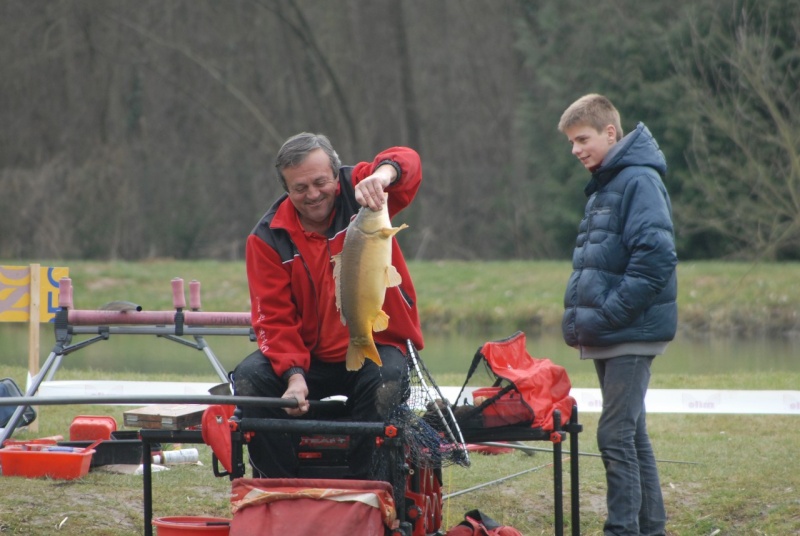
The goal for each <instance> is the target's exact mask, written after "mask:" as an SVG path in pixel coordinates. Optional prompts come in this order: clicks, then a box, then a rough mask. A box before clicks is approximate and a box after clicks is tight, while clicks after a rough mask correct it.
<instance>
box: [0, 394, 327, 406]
mask: <svg viewBox="0 0 800 536" xmlns="http://www.w3.org/2000/svg"><path fill="white" fill-rule="evenodd" d="M309 403H310V404H311V406H312V407H314V406H325V405H329V404H331V405H332V404H339V402H337V401H335V400H333V401H327V400H326V401H321V400H309ZM71 404H75V405H81V404H99V405H103V404H111V405H114V404H120V405H127V404H228V405H232V406H261V407H265V408H296V407H297V400H295V399H294V398H272V397H261V396H232V395H94V396H11V397H0V406H60V405H65V406H66V405H71Z"/></svg>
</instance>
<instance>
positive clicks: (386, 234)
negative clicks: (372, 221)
mask: <svg viewBox="0 0 800 536" xmlns="http://www.w3.org/2000/svg"><path fill="white" fill-rule="evenodd" d="M407 228H408V225H406V224H405V223H404V224H402V225H400V227H384V228H383V229H381V230H380V231H378V234H380V235H381V238H391V237H393V236H394V235H396V234H397V233H399V232H400V231H402V230H403V229H407Z"/></svg>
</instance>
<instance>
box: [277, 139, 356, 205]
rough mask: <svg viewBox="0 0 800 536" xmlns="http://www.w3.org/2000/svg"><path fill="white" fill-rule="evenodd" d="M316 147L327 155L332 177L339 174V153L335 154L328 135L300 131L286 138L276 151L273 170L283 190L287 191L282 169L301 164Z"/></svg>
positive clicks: (340, 163)
mask: <svg viewBox="0 0 800 536" xmlns="http://www.w3.org/2000/svg"><path fill="white" fill-rule="evenodd" d="M316 149H322V150H323V151H324V152H325V154H326V155H328V158H329V159H330V161H331V169H332V170H333V176H334V178H335V177H338V176H339V168H341V167H342V161H341V160H339V155H338V154H336V151H335V150H334V149H333V146H332V145H331V142H330V140H329V139H328V137H327V136H325V135H324V134H312V133H311V132H301V133H300V134H295V135H294V136H292V137H291V138H289V139H288V140H286V141H285V142H284V143H283V146H282V147H281V148H280V150H279V151H278V156H277V157H275V170H276V172H277V174H278V181H279V182H280V183H281V185H282V186H283V189H284V190H285V191H288V188H287V186H286V178H285V177H284V176H283V170H284V169H286V168H287V167H294V166H298V165H300V164H302V163H303V160H305V159H306V157H307V156H308V153H310V152H311V151H314V150H316Z"/></svg>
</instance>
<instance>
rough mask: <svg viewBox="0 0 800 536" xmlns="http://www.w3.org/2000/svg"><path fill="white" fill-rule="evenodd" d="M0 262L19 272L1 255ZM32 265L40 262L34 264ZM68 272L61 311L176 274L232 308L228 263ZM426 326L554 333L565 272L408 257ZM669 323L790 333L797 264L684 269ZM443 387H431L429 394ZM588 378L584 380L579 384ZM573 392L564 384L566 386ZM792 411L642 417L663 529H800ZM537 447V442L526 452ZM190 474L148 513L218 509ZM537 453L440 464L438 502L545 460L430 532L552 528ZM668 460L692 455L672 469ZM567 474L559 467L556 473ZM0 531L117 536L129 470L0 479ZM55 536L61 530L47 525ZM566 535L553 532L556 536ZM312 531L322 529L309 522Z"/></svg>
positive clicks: (585, 439)
mask: <svg viewBox="0 0 800 536" xmlns="http://www.w3.org/2000/svg"><path fill="white" fill-rule="evenodd" d="M4 264H16V265H19V264H24V263H20V262H13V263H10V262H7V263H4ZM41 264H42V265H47V263H45V262H42V263H41ZM51 265H61V266H69V267H70V273H71V278H72V280H73V285H74V287H75V292H74V297H75V305H76V306H77V307H78V308H94V307H97V306H99V305H101V304H103V303H106V302H108V301H112V300H119V299H125V300H131V301H136V302H138V303H141V304H142V305H144V306H145V307H146V308H147V309H150V310H157V309H169V308H171V294H170V285H169V281H170V279H171V278H172V277H182V278H184V279H185V280H186V281H189V280H191V279H198V280H199V281H201V282H202V284H203V302H204V303H203V308H204V309H205V310H223V311H244V310H247V308H248V306H247V288H246V284H245V281H244V267H243V264H241V263H218V262H208V261H199V262H183V261H182V262H173V261H154V262H147V263H93V262H80V263H71V262H64V263H54V264H51ZM411 270H412V273H413V274H414V277H415V281H416V284H417V290H418V294H419V296H420V304H421V305H420V306H421V312H422V315H423V318H424V319H425V323H426V326H437V327H438V329H449V330H453V331H458V330H480V329H495V328H497V326H502V327H503V328H505V327H506V326H512V327H513V326H516V325H519V324H520V323H522V322H524V323H525V325H532V324H533V325H538V326H541V329H555V327H556V326H557V325H558V322H559V318H560V300H561V292H562V290H563V286H564V283H565V281H566V277H567V276H568V274H569V266H568V264H566V263H549V262H545V263H533V262H531V263H526V262H512V263H461V262H441V263H412V265H411ZM679 277H680V283H679V284H680V299H679V301H680V316H681V329H687V330H694V331H697V332H699V333H704V332H706V333H707V332H714V333H717V334H726V333H728V334H734V333H737V334H744V335H747V334H755V333H759V334H768V335H770V334H771V336H787V335H791V334H792V333H796V331H797V326H796V323H797V319H796V317H797V312H798V310H800V288H798V285H797V284H796V282H797V281H798V280H800V265H797V264H771V265H763V264H757V265H745V264H728V263H686V264H682V265H681V266H680V271H679ZM94 374H95V376H93V373H92V371H75V370H65V371H63V373H60V374H59V379H100V378H98V377H97V376H96V373H94ZM24 375H25V370H24V369H23V368H21V367H9V366H0V377H6V376H11V377H14V378H17V379H19V378H22V377H24ZM102 379H137V380H151V381H156V380H162V381H170V380H181V379H183V380H188V381H213V380H214V378H213V376H209V375H206V376H198V377H186V376H169V375H150V376H148V377H146V378H143V377H141V376H138V375H130V374H124V373H120V374H114V375H112V376H110V377H109V376H108V375H106V376H103V378H102ZM461 379H462V378H461V377H458V378H448V377H443V378H436V380H437V382H438V383H439V384H441V385H449V384H456V383H460V381H459V380H461ZM581 381H582V382H583V381H588V379H581ZM573 383H575V382H573ZM798 385H800V374H796V373H770V372H763V373H759V374H755V375H753V374H715V375H711V376H693V377H684V376H681V375H674V376H670V377H668V378H663V377H662V378H659V387H665V388H670V387H674V388H677V387H684V388H696V389H702V388H714V389H753V388H758V389H764V388H773V389H789V390H794V389H796V388H797V387H796V386H798ZM123 411H124V408H122V407H85V406H83V407H79V408H76V407H72V406H48V407H41V408H40V412H39V419H38V421H37V424H38V427H39V428H38V431H30V430H28V431H20V432H18V433H17V434H15V438H32V437H40V436H46V435H53V434H61V435H67V434H68V429H69V424H70V422H71V420H72V418H73V417H74V416H75V415H77V414H88V415H112V416H114V417H115V418H116V419H117V421H118V422H119V423H122V412H123ZM797 418H798V417H797V416H794V415H790V416H759V415H755V416H751V415H702V414H698V415H681V414H677V415H674V414H653V415H650V416H649V419H648V424H649V430H650V434H651V437H652V439H653V442H654V447H655V450H656V456H657V457H658V458H659V459H660V460H663V461H662V462H661V463H660V466H659V468H660V471H661V477H662V487H663V489H664V493H665V499H666V503H667V510H668V515H669V518H670V521H669V523H668V529H669V531H670V533H671V534H673V535H708V536H716V535H739V534H741V535H750V534H756V535H759V534H760V535H784V534H800V461H798V459H797V456H795V455H794V454H793V453H796V452H800V426H798V422H797ZM596 421H597V414H596V413H588V412H587V413H582V414H581V416H580V422H581V424H583V426H584V432H583V433H582V434H579V438H580V442H581V448H580V450H581V451H582V452H584V453H586V454H587V455H586V456H581V457H580V464H581V469H580V492H581V493H580V496H581V534H584V535H601V534H602V522H603V517H604V509H605V496H604V493H605V491H604V490H605V483H604V473H603V468H602V464H601V462H600V460H599V459H598V458H596V457H593V456H590V454H593V453H596V446H595V440H594V432H595V429H596ZM529 445H530V446H534V447H537V448H549V446H550V445H549V444H548V443H529ZM200 450H201V462H202V463H203V465H202V466H177V467H174V468H173V469H172V470H170V471H166V472H161V473H156V474H155V475H154V508H155V515H156V516H167V515H220V516H226V517H227V516H229V515H230V514H229V504H228V492H229V490H230V483H229V481H228V480H227V479H225V478H215V477H214V476H213V474H212V472H211V469H210V467H209V465H210V453H209V451H208V449H207V448H206V447H204V446H201V447H200ZM551 459H552V457H551V456H550V455H549V454H546V453H536V454H535V455H533V456H528V455H526V454H523V453H521V452H515V453H513V454H504V455H500V456H483V455H473V456H472V460H473V463H472V466H471V467H470V468H468V469H465V468H461V467H452V468H445V470H444V486H445V494H447V493H453V492H457V491H459V490H464V489H467V488H470V487H473V486H477V485H480V484H485V483H487V482H491V481H494V480H496V479H498V478H500V477H503V476H506V475H511V474H514V473H518V472H520V471H523V470H525V469H529V468H535V467H539V466H544V467H542V468H541V469H538V470H536V471H532V472H530V473H527V474H525V475H523V476H519V477H516V478H513V479H510V480H507V481H504V482H502V483H500V484H496V485H489V486H486V487H483V488H481V489H479V490H476V491H473V492H469V493H465V494H463V495H459V496H457V497H454V498H453V499H450V500H447V501H445V505H444V506H445V520H444V526H445V528H446V527H450V526H452V525H455V524H456V523H458V522H459V520H460V519H461V518H462V516H463V514H464V512H466V511H467V510H470V509H473V508H476V507H477V508H480V509H481V510H483V511H484V512H486V513H487V514H488V515H490V516H491V517H493V518H495V519H496V520H498V521H501V522H503V523H505V524H509V525H513V526H514V527H516V528H517V529H518V530H520V531H521V532H522V533H523V534H526V535H538V534H553V525H552V515H553V510H552V506H553V491H552V468H551V467H549V466H548V465H547V464H549V463H550V462H551ZM675 462H692V463H691V464H686V463H675ZM566 467H567V465H566V464H565V468H566ZM564 482H565V496H564V498H565V507H566V508H567V511H566V512H565V519H566V520H567V521H569V519H570V515H569V501H568V495H567V494H568V492H569V478H568V475H565V481H564ZM0 486H2V497H1V498H0V534H31V535H38V534H50V533H56V532H57V533H59V534H75V535H79V534H80V535H116V534H120V535H123V534H125V535H127V534H141V532H142V525H141V523H142V497H141V490H142V488H141V477H139V476H132V475H116V474H106V473H102V472H96V471H93V472H91V473H90V474H89V475H88V476H87V477H86V478H84V479H81V480H77V481H70V482H63V481H53V480H36V479H24V478H14V477H2V478H0ZM59 527H60V528H59ZM570 530H571V529H570V528H569V527H567V529H566V530H565V533H567V534H569V533H570ZM321 533H324V528H321Z"/></svg>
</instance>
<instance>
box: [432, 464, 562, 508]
mask: <svg viewBox="0 0 800 536" xmlns="http://www.w3.org/2000/svg"><path fill="white" fill-rule="evenodd" d="M567 459H569V458H567ZM551 465H553V463H552V462H550V463H546V464H544V465H540V466H538V467H531V468H530V469H525V470H524V471H520V472H519V473H514V474H513V475H508V476H504V477H502V478H498V479H497V480H492V481H491V482H486V483H484V484H478V485H477V486H472V487H471V488H467V489H462V490H460V491H454V492H453V493H448V494H447V495H442V500H443V501H446V500H447V499H450V498H452V497H457V496H459V495H463V494H465V493H469V492H470V491H475V490H477V489H481V488H485V487H486V486H491V485H492V484H498V483H500V482H504V481H506V480H509V479H511V478H515V477H518V476H521V475H524V474H527V473H532V472H534V471H538V470H540V469H544V468H545V467H549V466H551Z"/></svg>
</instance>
